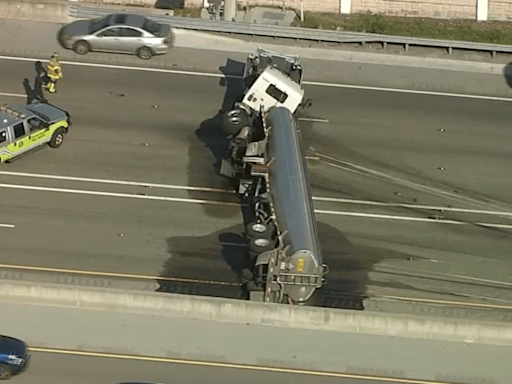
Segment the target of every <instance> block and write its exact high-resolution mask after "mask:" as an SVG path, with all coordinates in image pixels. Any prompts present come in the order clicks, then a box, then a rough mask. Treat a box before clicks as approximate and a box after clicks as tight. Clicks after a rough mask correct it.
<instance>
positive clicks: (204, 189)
mask: <svg viewBox="0 0 512 384" xmlns="http://www.w3.org/2000/svg"><path fill="white" fill-rule="evenodd" d="M0 175H6V176H20V177H35V178H38V179H54V180H66V181H82V182H89V183H100V184H118V185H129V186H136V187H150V188H164V189H178V190H184V191H200V192H221V193H231V194H233V193H235V191H230V190H227V189H221V188H209V187H190V186H184V185H172V184H154V183H144V182H137V181H123V180H108V179H89V178H86V177H73V176H57V175H41V174H36V173H24V172H8V171H0Z"/></svg>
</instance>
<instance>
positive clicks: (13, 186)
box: [0, 184, 240, 207]
mask: <svg viewBox="0 0 512 384" xmlns="http://www.w3.org/2000/svg"><path fill="white" fill-rule="evenodd" d="M0 188H10V189H25V190H32V191H43V192H61V193H72V194H77V195H93V196H107V197H125V198H131V199H141V200H159V201H173V202H179V203H193V204H211V205H224V206H226V205H230V206H237V207H239V206H240V204H239V203H231V202H227V201H215V200H201V199H183V198H179V197H166V196H149V195H134V194H131V193H114V192H99V191H88V190H83V189H67V188H48V187H35V186H31V185H17V184H0Z"/></svg>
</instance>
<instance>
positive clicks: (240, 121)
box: [222, 108, 249, 135]
mask: <svg viewBox="0 0 512 384" xmlns="http://www.w3.org/2000/svg"><path fill="white" fill-rule="evenodd" d="M222 122H223V124H222V126H223V128H224V132H226V133H227V134H229V135H236V134H237V133H238V132H240V130H241V129H242V128H243V127H245V126H246V125H249V115H248V114H247V112H246V111H244V110H243V109H241V108H235V109H232V110H231V111H227V112H225V113H224V116H223V119H222Z"/></svg>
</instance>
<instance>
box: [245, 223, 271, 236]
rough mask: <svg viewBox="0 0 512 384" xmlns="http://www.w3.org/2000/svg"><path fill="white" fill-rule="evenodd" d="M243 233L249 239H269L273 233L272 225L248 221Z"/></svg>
mask: <svg viewBox="0 0 512 384" xmlns="http://www.w3.org/2000/svg"><path fill="white" fill-rule="evenodd" d="M245 234H246V236H247V237H248V238H249V239H257V238H263V239H270V238H272V235H273V234H274V227H273V226H272V225H270V224H264V223H249V224H248V225H247V227H246V228H245Z"/></svg>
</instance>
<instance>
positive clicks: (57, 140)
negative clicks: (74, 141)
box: [48, 128, 65, 148]
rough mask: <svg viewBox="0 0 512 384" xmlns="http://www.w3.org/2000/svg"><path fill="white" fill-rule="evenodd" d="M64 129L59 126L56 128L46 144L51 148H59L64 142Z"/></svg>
mask: <svg viewBox="0 0 512 384" xmlns="http://www.w3.org/2000/svg"><path fill="white" fill-rule="evenodd" d="M64 136H65V134H64V130H63V129H61V128H59V129H57V130H56V131H55V132H54V133H53V136H52V139H51V140H50V142H49V143H48V145H49V146H50V147H52V148H59V147H60V146H61V145H62V143H63V142H64Z"/></svg>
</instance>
